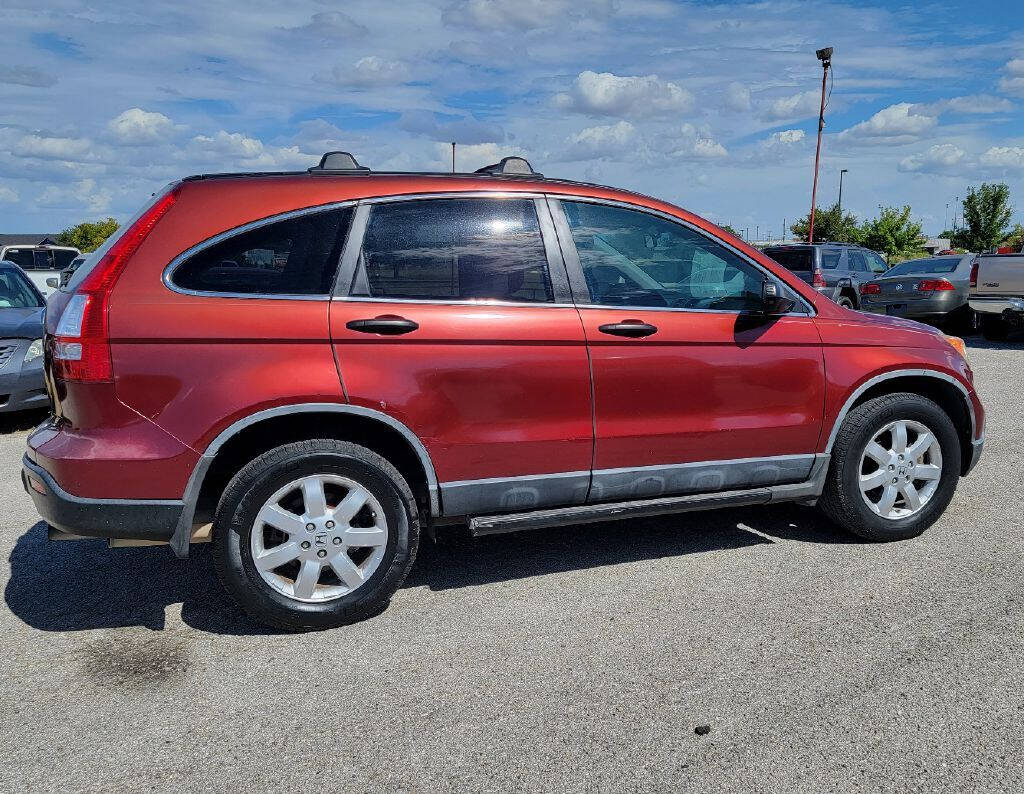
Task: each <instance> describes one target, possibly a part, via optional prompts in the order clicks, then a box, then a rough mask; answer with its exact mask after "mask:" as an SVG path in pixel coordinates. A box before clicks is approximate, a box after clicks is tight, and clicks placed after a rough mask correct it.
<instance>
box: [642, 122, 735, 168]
mask: <svg viewBox="0 0 1024 794" xmlns="http://www.w3.org/2000/svg"><path fill="white" fill-rule="evenodd" d="M654 147H655V148H656V149H657V150H658V151H661V152H664V153H665V154H667V155H668V156H669V157H674V158H680V159H686V160H717V159H719V158H722V157H727V156H728V154H729V152H728V151H726V149H725V147H724V146H722V144H720V143H719V142H718V141H716V140H714V139H713V138H712V137H711V133H710V132H709V131H708V130H707V129H704V128H698V127H695V126H694V125H693V124H683V125H682V126H680V127H679V128H678V129H677V130H676V132H675V134H671V135H666V136H662V135H658V136H657V137H656V138H655V139H654Z"/></svg>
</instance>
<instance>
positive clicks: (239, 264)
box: [171, 208, 352, 295]
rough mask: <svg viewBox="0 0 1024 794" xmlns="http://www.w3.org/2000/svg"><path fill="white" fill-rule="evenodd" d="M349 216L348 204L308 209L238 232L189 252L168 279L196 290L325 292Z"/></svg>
mask: <svg viewBox="0 0 1024 794" xmlns="http://www.w3.org/2000/svg"><path fill="white" fill-rule="evenodd" d="M351 217H352V210H351V208H342V209H335V210H327V211H324V212H311V213H308V214H305V215H300V216H298V217H296V218H288V219H286V220H280V221H272V222H270V223H267V224H265V225H263V226H260V227H258V228H256V229H251V230H250V231H247V232H240V233H239V234H235V235H232V236H230V237H228V238H227V239H225V240H222V241H221V242H219V243H216V244H214V245H211V246H209V247H207V248H204V249H202V250H201V251H198V252H197V253H195V254H193V255H192V256H191V257H190V258H189V259H187V260H185V262H183V263H182V264H181V265H180V266H179V267H178V268H177V269H176V270H175V271H174V273H173V275H172V276H171V281H172V283H173V284H175V285H176V286H178V287H182V288H183V289H189V290H195V291H196V292H221V293H240V294H246V295H327V294H329V293H330V291H331V286H332V285H333V283H334V276H335V274H336V272H337V269H338V260H339V258H340V257H341V247H342V244H343V243H344V240H345V232H346V231H347V229H348V224H349V222H350V220H351Z"/></svg>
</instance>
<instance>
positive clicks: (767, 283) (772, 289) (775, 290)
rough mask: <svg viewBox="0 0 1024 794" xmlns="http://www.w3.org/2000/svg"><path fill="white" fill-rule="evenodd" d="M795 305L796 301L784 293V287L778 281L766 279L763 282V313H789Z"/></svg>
mask: <svg viewBox="0 0 1024 794" xmlns="http://www.w3.org/2000/svg"><path fill="white" fill-rule="evenodd" d="M795 307H796V301H795V300H793V299H792V298H787V297H786V296H785V295H783V294H782V288H781V286H780V285H779V283H778V282H777V281H772V280H771V279H765V280H764V282H763V283H762V284H761V312H762V314H767V315H778V314H789V313H790V312H791V311H793V309H794V308H795Z"/></svg>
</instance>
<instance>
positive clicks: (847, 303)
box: [836, 295, 857, 309]
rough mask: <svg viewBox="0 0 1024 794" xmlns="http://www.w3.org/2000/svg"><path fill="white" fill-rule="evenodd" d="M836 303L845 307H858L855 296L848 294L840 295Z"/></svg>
mask: <svg viewBox="0 0 1024 794" xmlns="http://www.w3.org/2000/svg"><path fill="white" fill-rule="evenodd" d="M836 303H838V304H839V305H840V306H842V307H843V308H844V309H856V308H857V307H856V306H854V305H853V298H851V297H849V296H848V295H840V296H839V297H838V298H836Z"/></svg>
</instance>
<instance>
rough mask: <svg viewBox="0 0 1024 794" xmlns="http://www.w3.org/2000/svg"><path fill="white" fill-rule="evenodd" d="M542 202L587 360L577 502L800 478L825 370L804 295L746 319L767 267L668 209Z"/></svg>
mask: <svg viewBox="0 0 1024 794" xmlns="http://www.w3.org/2000/svg"><path fill="white" fill-rule="evenodd" d="M549 203H550V205H551V207H552V213H553V218H554V222H555V226H556V229H557V230H558V236H559V242H560V244H561V247H562V251H563V254H564V255H565V259H566V265H567V267H568V271H569V275H570V280H571V282H572V284H573V293H574V295H575V297H576V300H577V303H578V305H579V306H580V314H581V316H582V318H583V326H584V329H585V331H586V335H587V342H588V345H589V349H590V357H591V366H592V369H593V381H594V416H595V449H594V472H593V478H592V485H591V494H590V499H591V501H608V500H622V499H629V498H646V497H652V496H658V495H662V494H665V495H668V494H679V493H687V492H707V491H716V490H725V489H731V488H742V487H750V486H754V485H765V484H774V483H785V482H798V481H800V480H803V479H806V477H807V476H808V474H809V472H810V470H811V467H812V464H813V463H814V450H815V447H816V445H817V441H818V434H819V432H820V429H821V423H822V411H823V404H824V389H825V377H824V364H823V357H822V350H821V340H820V337H819V336H818V333H817V329H816V328H815V325H814V321H813V320H812V318H811V317H810V315H809V313H807V312H808V311H809V309H808V308H807V307H806V306H805V304H803V303H800V304H799V306H800V307H801V311H803V312H804V313H802V314H797V313H794V314H792V315H787V316H783V317H771V318H766V317H764V316H761V315H758V314H757V313H756V309H758V308H759V307H760V301H761V288H762V284H763V282H764V281H765V279H766V278H772V279H773V280H774V277H772V276H770V275H769V274H767V273H766V272H765V271H762V270H761V269H760V268H759V267H756V266H755V265H753V264H751V263H750V262H748V261H747V260H745V259H744V258H742V257H741V256H740V255H739V254H738V253H736V252H735V251H733V250H731V249H729V248H727V247H725V246H724V245H723V244H721V243H719V242H718V241H716V240H714V239H713V238H711V237H710V236H709V235H707V234H706V233H704V232H702V231H700V230H698V229H696V228H694V227H690V226H688V225H685V224H684V223H683V222H681V221H679V220H676V219H673V218H671V217H669V216H666V215H662V214H660V213H654V212H652V211H647V210H644V209H641V208H639V207H628V206H624V205H621V204H608V203H601V202H594V201H591V200H585V199H572V200H570V199H564V198H563V199H555V198H551V199H549Z"/></svg>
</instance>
